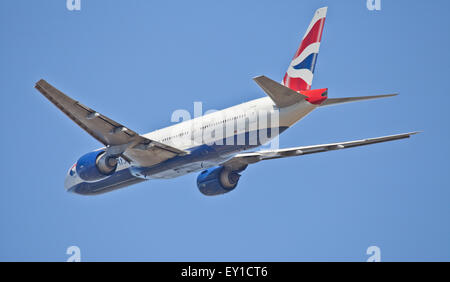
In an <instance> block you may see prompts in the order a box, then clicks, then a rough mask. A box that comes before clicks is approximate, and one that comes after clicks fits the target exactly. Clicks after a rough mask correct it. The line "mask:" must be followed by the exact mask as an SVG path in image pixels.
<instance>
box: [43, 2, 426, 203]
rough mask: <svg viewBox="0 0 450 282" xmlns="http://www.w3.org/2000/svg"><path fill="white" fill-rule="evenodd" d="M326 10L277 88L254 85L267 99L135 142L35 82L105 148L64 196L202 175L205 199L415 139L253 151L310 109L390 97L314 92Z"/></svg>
mask: <svg viewBox="0 0 450 282" xmlns="http://www.w3.org/2000/svg"><path fill="white" fill-rule="evenodd" d="M326 13H327V8H326V7H324V8H320V9H318V10H317V11H316V12H315V13H314V17H313V19H312V21H311V23H310V24H309V26H308V28H307V30H306V33H305V35H304V36H303V38H302V41H301V44H300V47H299V48H298V50H297V51H296V53H295V55H294V58H293V60H292V61H291V63H290V65H289V67H288V70H287V72H286V74H285V75H284V78H283V80H282V82H281V83H278V82H275V81H273V80H271V79H269V78H267V77H265V76H258V77H255V78H254V80H255V82H256V83H257V84H258V85H259V86H260V87H261V89H262V90H263V91H264V92H265V93H266V94H267V97H263V98H259V99H255V100H252V101H249V102H245V103H242V104H239V105H236V106H233V107H230V108H227V109H224V110H221V111H217V112H214V113H210V114H207V115H204V116H201V117H196V118H194V119H191V120H186V121H183V122H180V123H177V124H175V125H172V126H169V127H166V128H162V129H159V130H155V131H153V132H150V133H147V134H144V135H140V134H138V133H137V132H135V131H133V130H131V129H130V128H128V127H125V126H124V125H122V124H120V123H118V122H116V121H114V120H112V119H110V118H108V117H106V116H104V115H102V114H100V113H98V112H96V111H94V110H92V109H91V108H89V107H87V106H85V105H83V104H81V103H79V102H78V101H76V100H74V99H72V98H70V97H68V96H67V95H65V94H64V93H62V92H61V91H59V90H57V89H56V88H55V87H53V86H52V85H50V84H49V83H47V82H46V81H45V80H40V81H38V82H37V83H36V86H35V87H36V89H37V90H39V91H40V92H41V93H42V94H43V95H44V96H45V97H46V98H47V99H48V100H50V102H52V103H53V104H54V105H55V106H56V107H58V108H59V109H60V110H61V111H62V112H63V113H65V114H66V115H67V116H68V117H69V118H70V119H72V120H73V121H74V122H75V123H76V124H78V125H79V126H80V127H81V128H82V129H84V130H85V131H86V132H87V133H89V134H90V135H91V136H92V137H94V138H95V139H97V140H98V141H100V142H101V143H103V145H104V147H102V148H100V149H97V150H95V151H92V152H90V153H87V154H85V155H83V156H82V157H80V158H79V159H78V161H77V162H76V163H75V164H74V165H73V166H72V167H71V168H70V169H69V171H68V173H67V176H66V180H65V189H66V190H67V191H70V192H75V193H78V194H83V195H96V194H101V193H105V192H109V191H112V190H115V189H119V188H122V187H126V186H130V185H132V184H136V183H139V182H142V181H145V180H149V179H168V178H174V177H178V176H182V175H185V174H188V173H192V172H198V171H201V173H200V174H199V175H198V178H197V186H198V189H199V190H200V192H201V193H203V194H204V195H209V196H211V195H220V194H225V193H228V192H230V191H232V190H233V189H234V188H235V187H236V185H237V184H238V181H239V178H240V176H241V175H240V174H241V173H242V171H244V170H245V169H246V168H247V166H248V165H250V164H254V163H257V162H260V161H265V160H271V159H278V158H285V157H293V156H303V155H307V154H313V153H320V152H328V151H332V150H340V149H346V148H352V147H357V146H364V145H369V144H375V143H380V142H386V141H392V140H398V139H403V138H408V137H410V136H411V135H413V134H415V133H417V132H410V133H403V134H396V135H390V136H383V137H376V138H368V139H361V140H354V141H347V142H336V143H329V144H322V145H312V146H300V147H294V148H284V149H278V148H273V147H274V146H272V148H270V149H264V150H259V151H251V150H254V149H255V148H256V147H259V146H261V145H263V144H266V143H268V142H274V140H275V138H277V137H278V135H279V134H281V133H282V132H284V131H286V130H287V129H288V128H289V127H291V126H292V125H294V124H295V123H297V122H298V121H300V120H301V119H302V118H304V117H305V116H306V115H308V114H309V113H311V112H312V111H313V110H314V109H317V108H322V107H326V106H331V105H337V104H343V103H349V102H355V101H362V100H369V99H377V98H384V97H391V96H395V95H396V94H387V95H377V96H365V97H347V98H328V89H311V84H312V80H313V75H314V68H315V65H316V60H317V55H318V53H319V47H320V42H321V38H322V32H323V27H324V23H325V18H326Z"/></svg>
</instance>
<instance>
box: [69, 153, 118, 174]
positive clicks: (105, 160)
mask: <svg viewBox="0 0 450 282" xmlns="http://www.w3.org/2000/svg"><path fill="white" fill-rule="evenodd" d="M116 169H117V159H116V158H114V157H111V156H109V157H107V156H106V154H105V151H103V150H99V151H94V152H90V153H87V154H86V155H84V156H82V157H81V158H79V159H78V161H77V165H76V171H77V174H78V176H79V177H80V178H81V179H83V180H86V181H95V180H100V179H103V178H106V177H108V176H110V175H111V174H113V173H114V172H115V171H116Z"/></svg>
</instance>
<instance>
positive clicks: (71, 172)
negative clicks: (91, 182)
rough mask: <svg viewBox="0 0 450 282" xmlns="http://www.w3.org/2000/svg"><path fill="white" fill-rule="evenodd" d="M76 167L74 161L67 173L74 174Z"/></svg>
mask: <svg viewBox="0 0 450 282" xmlns="http://www.w3.org/2000/svg"><path fill="white" fill-rule="evenodd" d="M76 168H77V164H76V163H75V164H74V165H73V166H72V167H71V168H70V169H69V174H70V176H74V174H75V169H76Z"/></svg>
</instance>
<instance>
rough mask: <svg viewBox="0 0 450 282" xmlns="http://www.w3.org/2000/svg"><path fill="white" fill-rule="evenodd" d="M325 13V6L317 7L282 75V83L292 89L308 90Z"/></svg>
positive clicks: (317, 52)
mask: <svg viewBox="0 0 450 282" xmlns="http://www.w3.org/2000/svg"><path fill="white" fill-rule="evenodd" d="M326 15H327V7H323V8H320V9H318V10H317V11H316V12H315V13H314V17H313V19H312V21H311V23H310V24H309V26H308V29H307V30H306V33H305V35H304V36H303V39H302V42H301V43H300V47H299V48H298V50H297V52H295V55H294V58H293V59H292V62H291V64H290V65H289V68H288V70H287V72H286V74H285V75H284V78H283V85H284V86H286V87H289V88H290V89H292V90H294V91H302V90H310V89H311V84H312V80H313V76H314V68H315V66H316V61H317V55H318V54H319V47H320V40H321V39H322V32H323V26H324V24H325V18H326Z"/></svg>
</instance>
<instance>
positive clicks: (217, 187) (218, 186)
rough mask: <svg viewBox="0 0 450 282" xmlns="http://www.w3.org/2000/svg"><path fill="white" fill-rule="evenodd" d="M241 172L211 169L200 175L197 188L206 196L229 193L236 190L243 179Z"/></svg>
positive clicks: (222, 168) (221, 168)
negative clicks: (241, 178)
mask: <svg viewBox="0 0 450 282" xmlns="http://www.w3.org/2000/svg"><path fill="white" fill-rule="evenodd" d="M241 171H242V170H241ZM241 171H231V170H229V169H226V168H224V167H221V166H219V167H212V168H209V169H207V170H204V171H202V173H200V174H199V175H198V177H197V187H198V189H199V190H200V192H201V193H202V194H203V195H206V196H215V195H221V194H225V193H228V192H230V191H232V190H233V189H234V188H236V186H237V184H238V181H239V178H240V177H241V175H240V174H239V173H238V172H241Z"/></svg>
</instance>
